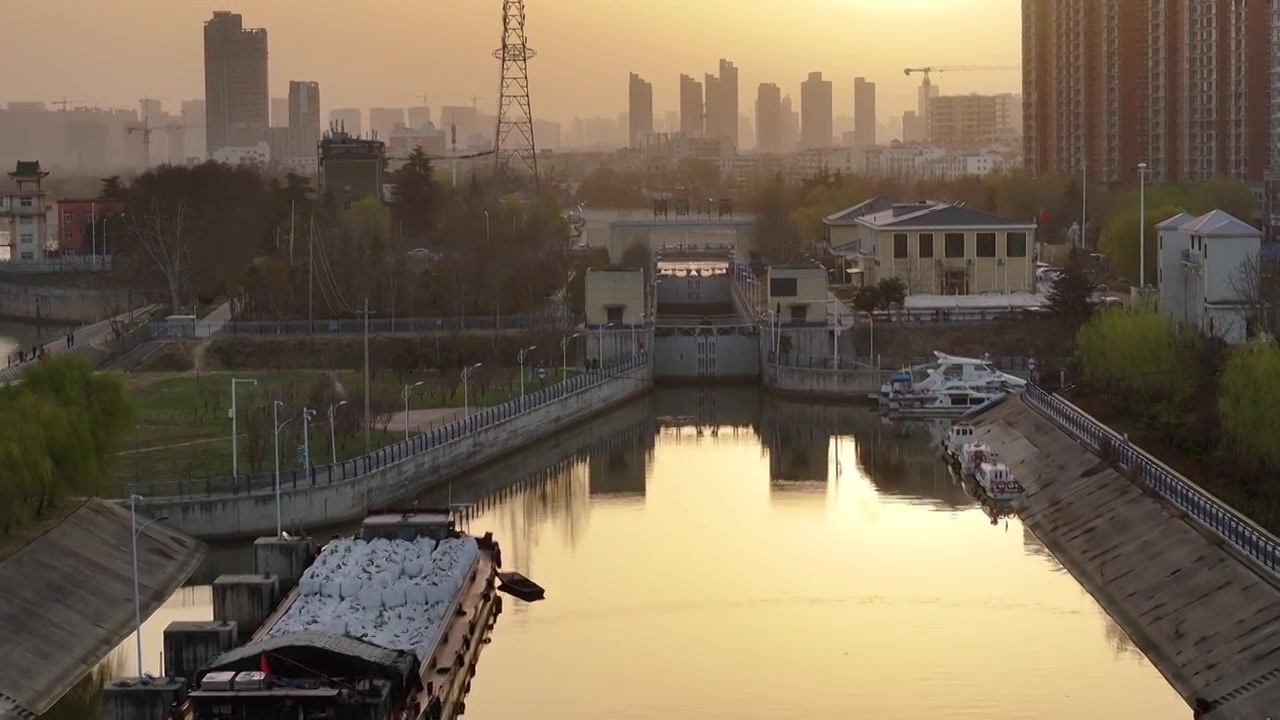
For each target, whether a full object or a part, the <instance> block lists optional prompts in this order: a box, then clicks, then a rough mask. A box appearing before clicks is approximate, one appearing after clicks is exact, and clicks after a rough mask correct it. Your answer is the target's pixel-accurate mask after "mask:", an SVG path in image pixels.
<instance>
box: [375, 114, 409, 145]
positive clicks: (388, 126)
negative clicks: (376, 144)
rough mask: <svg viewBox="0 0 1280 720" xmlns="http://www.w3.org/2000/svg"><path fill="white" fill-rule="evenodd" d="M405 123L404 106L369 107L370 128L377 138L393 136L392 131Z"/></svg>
mask: <svg viewBox="0 0 1280 720" xmlns="http://www.w3.org/2000/svg"><path fill="white" fill-rule="evenodd" d="M404 124H405V120H404V108H369V129H370V130H372V131H373V132H374V136H375V137H377V138H381V139H384V140H385V139H386V138H389V137H391V131H392V130H395V129H396V127H397V126H399V127H404Z"/></svg>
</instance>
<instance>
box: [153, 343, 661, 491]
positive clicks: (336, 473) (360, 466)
mask: <svg viewBox="0 0 1280 720" xmlns="http://www.w3.org/2000/svg"><path fill="white" fill-rule="evenodd" d="M648 362H649V356H648V355H647V354H643V353H642V354H638V355H632V356H630V357H628V358H626V359H624V360H621V361H619V362H616V363H614V364H612V365H609V366H606V367H604V368H601V369H600V370H592V371H590V372H587V373H585V374H582V375H576V376H574V377H571V378H569V379H568V380H565V381H563V382H559V383H556V384H554V385H549V386H547V387H545V388H543V389H541V390H538V391H536V392H531V393H529V394H527V395H525V396H524V397H520V398H516V399H514V400H509V401H507V402H505V403H502V404H501V405H494V406H492V407H487V408H478V409H476V410H475V411H474V412H473V413H472V414H471V415H469V416H467V417H463V418H459V419H457V420H454V421H453V422H451V423H448V424H446V425H441V426H440V427H438V428H435V429H434V430H431V431H428V432H425V433H420V434H418V435H416V436H414V437H411V438H409V439H408V440H401V441H400V442H398V443H394V444H392V445H388V446H386V447H382V448H379V449H377V450H374V451H373V452H371V453H369V454H367V455H364V456H361V457H358V458H354V459H351V460H346V461H343V462H340V463H332V464H329V465H318V466H312V467H310V468H297V469H293V470H283V469H282V470H281V471H280V487H281V488H282V489H283V488H293V489H297V488H305V487H314V486H317V485H328V484H332V483H340V482H344V481H347V480H354V479H356V478H359V477H363V476H365V475H367V474H369V473H371V472H376V471H378V470H382V469H383V468H386V467H388V466H391V465H394V464H396V463H398V462H400V461H402V460H406V459H408V458H411V457H413V456H415V455H418V454H419V453H424V452H428V451H430V450H433V449H435V448H438V447H440V446H442V445H446V444H448V443H451V442H453V441H455V440H458V439H461V438H463V437H465V436H467V435H469V434H471V433H474V432H479V431H481V430H485V429H487V428H490V427H492V426H494V425H496V424H498V423H501V422H506V421H507V420H510V419H511V418H514V417H516V416H517V415H522V414H524V413H527V412H530V411H531V410H535V409H537V408H540V407H543V406H545V405H548V404H550V403H553V402H556V401H558V400H561V399H563V398H565V397H568V396H569V395H573V394H574V393H578V392H581V391H583V390H588V389H591V388H594V387H597V386H599V385H603V384H604V383H607V382H609V381H610V380H613V379H615V378H617V377H618V376H619V375H621V374H623V373H626V372H628V371H631V370H634V369H636V368H639V367H643V366H645V365H647V364H648ZM137 489H138V491H139V492H140V493H141V494H142V495H144V496H146V497H147V498H150V499H161V498H179V497H210V496H217V495H248V494H254V493H264V494H265V493H272V492H274V491H275V473H274V472H263V473H253V474H250V475H241V476H240V477H238V478H232V477H216V478H203V479H192V480H161V481H158V482H151V483H145V482H144V483H139V484H138V486H137Z"/></svg>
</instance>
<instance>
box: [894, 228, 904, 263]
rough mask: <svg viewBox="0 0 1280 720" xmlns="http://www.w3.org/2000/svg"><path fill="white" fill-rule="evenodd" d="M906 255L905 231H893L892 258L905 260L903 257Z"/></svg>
mask: <svg viewBox="0 0 1280 720" xmlns="http://www.w3.org/2000/svg"><path fill="white" fill-rule="evenodd" d="M907 257H908V253H907V234H906V233H894V234H893V259H894V260H905V259H907Z"/></svg>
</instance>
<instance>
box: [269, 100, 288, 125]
mask: <svg viewBox="0 0 1280 720" xmlns="http://www.w3.org/2000/svg"><path fill="white" fill-rule="evenodd" d="M271 127H289V98H271Z"/></svg>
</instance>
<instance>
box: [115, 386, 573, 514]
mask: <svg viewBox="0 0 1280 720" xmlns="http://www.w3.org/2000/svg"><path fill="white" fill-rule="evenodd" d="M569 374H570V375H573V374H576V371H573V370H570V371H569ZM233 376H234V377H236V378H237V379H252V380H255V381H257V385H247V384H244V383H239V384H237V387H236V404H237V406H238V409H239V412H238V415H239V423H238V427H237V430H238V433H239V438H238V440H237V445H238V447H237V451H238V453H239V466H238V469H239V472H240V473H241V474H247V473H250V472H254V471H255V468H254V467H253V463H252V460H251V458H252V456H253V452H252V450H250V448H249V445H250V444H251V443H250V442H249V439H248V432H249V429H250V426H251V425H252V422H251V421H250V420H249V418H248V416H249V415H250V414H251V413H260V414H262V413H265V412H269V411H270V408H271V403H272V401H273V400H275V399H281V400H282V401H284V402H285V403H286V406H285V408H284V409H283V410H282V416H281V419H282V420H283V419H285V417H292V418H295V420H294V421H293V422H291V423H290V425H289V426H287V427H286V428H285V430H284V431H282V433H281V438H280V468H281V470H288V469H292V468H295V467H298V466H299V465H298V462H297V448H298V446H299V445H300V444H301V442H302V437H301V432H300V430H301V429H300V428H299V427H297V426H298V425H299V423H298V422H297V420H296V417H297V415H298V411H299V409H300V406H301V405H302V404H303V403H304V402H306V400H305V398H306V397H310V398H313V400H312V402H313V404H315V405H316V406H317V407H315V410H316V411H317V412H316V417H315V418H314V419H313V420H312V422H311V433H310V434H311V437H310V445H311V458H312V463H313V464H327V463H329V462H331V461H332V459H333V458H334V451H333V448H332V447H331V443H330V430H329V423H328V418H327V410H328V405H327V404H326V403H325V402H324V401H327V402H337V401H338V400H339V399H341V395H340V394H339V392H338V390H337V388H336V387H335V386H334V385H333V382H332V381H331V380H330V376H329V373H325V372H323V371H318V370H295V371H274V372H257V373H255V372H236V373H204V374H201V375H199V376H197V375H194V374H191V373H130V374H124V375H121V376H120V378H121V380H122V381H123V382H124V384H125V388H126V391H127V392H128V394H129V396H130V397H131V398H132V400H133V404H134V428H133V432H132V433H131V437H127V438H126V439H125V443H124V446H123V447H122V448H121V450H122V452H121V454H120V456H119V457H118V461H117V463H116V465H115V467H114V468H113V469H112V472H111V474H110V477H109V478H108V484H109V485H110V486H111V487H108V488H104V492H103V494H104V495H105V494H111V491H116V490H119V489H123V488H125V487H127V486H128V485H130V484H132V483H138V484H140V485H141V486H142V487H145V486H146V484H147V483H148V482H152V481H157V482H158V481H164V480H176V479H191V478H204V477H210V476H214V477H217V476H228V475H230V474H231V420H230V416H229V412H230V409H231V378H232V377H233ZM558 376H559V369H555V370H551V369H549V370H548V374H547V377H546V378H545V379H544V380H539V379H538V378H537V377H536V375H535V376H534V378H533V379H532V380H526V384H525V390H526V392H534V391H536V390H538V389H539V388H541V387H545V386H547V385H551V384H553V383H554V382H556V381H557V379H558ZM333 379H334V380H336V381H337V384H338V385H339V386H341V388H342V391H343V392H345V393H346V395H347V396H348V397H350V398H351V405H354V406H358V405H359V404H360V400H359V390H360V387H361V385H362V374H361V373H358V372H351V371H339V372H337V373H335V374H334V376H333ZM419 381H421V382H422V383H423V384H422V385H421V386H418V387H415V388H413V392H412V393H411V395H410V399H409V407H410V409H411V410H427V409H436V408H454V407H461V406H462V382H461V379H460V378H459V377H458V374H457V373H453V372H451V373H449V374H448V376H447V377H442V376H441V375H440V374H439V373H436V372H420V373H411V374H406V375H404V376H401V375H399V374H397V373H395V372H393V371H390V370H384V371H379V372H378V373H376V374H375V376H374V380H373V384H374V392H373V398H374V399H375V401H374V405H375V409H374V415H375V423H376V422H377V420H378V417H379V416H380V415H381V417H383V418H384V419H385V418H386V417H388V416H389V415H390V414H392V413H396V412H400V411H401V410H403V409H404V403H403V401H402V400H401V397H402V395H401V392H402V390H403V388H404V386H405V385H406V384H410V385H412V384H414V383H417V382H419ZM468 392H469V398H468V399H469V402H470V404H471V407H472V408H477V407H488V406H492V405H497V404H500V403H502V402H505V401H507V400H510V399H512V398H515V397H518V396H519V395H520V373H519V369H518V368H479V369H477V370H476V371H475V375H474V376H473V377H472V378H471V380H470V381H469V382H468ZM317 399H321V400H322V401H321V402H316V400H317ZM379 405H381V407H382V408H383V411H382V413H381V414H379V412H378V410H377V406H379ZM341 412H344V413H348V415H347V417H348V418H357V417H358V414H359V413H362V412H363V409H362V408H359V407H355V408H352V407H348V408H347V409H346V410H344V411H341ZM263 417H264V418H265V419H266V422H267V426H266V427H267V428H268V429H267V430H266V434H267V435H268V436H269V435H270V429H269V427H270V419H269V417H270V416H269V415H263ZM425 429H427V428H426V427H423V426H421V424H418V423H415V425H414V427H413V430H414V431H415V432H416V431H417V430H425ZM335 430H336V431H337V432H335V433H334V435H335V439H336V442H337V446H338V447H337V457H338V459H339V460H347V459H351V458H354V457H359V456H360V455H363V454H364V452H365V443H364V433H363V431H362V430H359V429H358V428H356V427H354V424H353V422H352V421H351V420H348V422H346V423H342V424H339V425H338V427H336V428H335ZM403 437H404V434H403V426H402V425H399V424H397V423H395V422H389V423H388V425H387V429H386V430H385V431H380V430H379V429H378V427H377V425H376V424H375V428H374V431H373V432H372V433H371V438H370V445H371V447H372V448H374V449H376V448H379V447H382V446H385V445H389V444H391V443H394V442H396V441H398V440H400V439H402V438H403ZM258 455H259V462H258V467H257V468H256V471H257V472H269V471H270V470H271V469H272V468H273V467H274V447H273V445H272V444H271V442H270V440H269V439H268V440H266V441H265V442H264V444H261V445H260V447H259V453H258Z"/></svg>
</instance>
